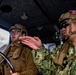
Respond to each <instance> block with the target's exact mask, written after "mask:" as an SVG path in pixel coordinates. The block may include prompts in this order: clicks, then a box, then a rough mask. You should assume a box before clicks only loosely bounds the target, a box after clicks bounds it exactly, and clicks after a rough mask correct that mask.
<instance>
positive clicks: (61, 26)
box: [60, 22, 70, 29]
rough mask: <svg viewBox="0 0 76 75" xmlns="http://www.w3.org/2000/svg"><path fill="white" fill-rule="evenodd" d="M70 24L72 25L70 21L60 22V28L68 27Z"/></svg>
mask: <svg viewBox="0 0 76 75" xmlns="http://www.w3.org/2000/svg"><path fill="white" fill-rule="evenodd" d="M69 25H70V23H68V22H63V23H61V24H60V29H62V28H66V27H67V26H69Z"/></svg>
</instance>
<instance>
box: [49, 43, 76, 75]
mask: <svg viewBox="0 0 76 75" xmlns="http://www.w3.org/2000/svg"><path fill="white" fill-rule="evenodd" d="M60 49H61V45H60V46H58V47H56V48H55V49H54V50H53V52H52V53H51V61H52V63H51V74H50V75H76V59H75V58H74V59H70V60H67V62H66V64H64V67H63V68H62V67H61V66H57V65H55V64H54V60H55V57H56V54H57V53H59V50H60ZM73 56H76V50H75V47H74V45H73V44H72V43H71V42H69V49H68V52H67V55H66V58H71V57H73Z"/></svg>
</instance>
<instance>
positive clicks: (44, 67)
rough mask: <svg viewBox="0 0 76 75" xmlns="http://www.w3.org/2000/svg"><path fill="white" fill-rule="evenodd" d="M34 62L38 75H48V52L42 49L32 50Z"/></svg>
mask: <svg viewBox="0 0 76 75" xmlns="http://www.w3.org/2000/svg"><path fill="white" fill-rule="evenodd" d="M32 53H33V57H34V62H35V64H36V66H37V68H38V69H39V71H40V74H39V75H50V66H51V65H50V63H51V61H50V52H49V51H48V50H46V49H45V48H44V47H43V48H41V49H40V50H33V51H32Z"/></svg>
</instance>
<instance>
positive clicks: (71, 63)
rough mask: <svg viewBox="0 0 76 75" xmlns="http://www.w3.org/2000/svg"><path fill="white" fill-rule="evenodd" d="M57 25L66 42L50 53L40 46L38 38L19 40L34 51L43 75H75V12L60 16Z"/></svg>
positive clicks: (36, 61)
mask: <svg viewBox="0 0 76 75" xmlns="http://www.w3.org/2000/svg"><path fill="white" fill-rule="evenodd" d="M59 24H60V29H61V30H62V34H63V36H64V38H65V39H66V41H65V42H64V44H63V45H59V46H57V47H56V48H55V49H54V50H53V51H52V52H51V53H48V51H47V50H46V49H45V48H44V47H43V46H42V43H41V40H40V39H39V38H38V37H29V36H26V37H21V38H20V39H21V40H22V41H24V42H23V43H24V44H26V45H28V46H30V47H31V48H33V49H34V50H35V51H34V52H33V53H34V54H35V56H34V57H35V63H36V65H37V67H38V68H39V70H40V71H41V72H42V73H43V75H76V11H75V10H70V11H68V12H66V13H64V14H62V15H61V17H60V19H59ZM25 39H26V40H25ZM36 50H37V51H36ZM44 58H45V59H44Z"/></svg>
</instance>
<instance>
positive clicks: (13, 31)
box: [10, 29, 21, 34]
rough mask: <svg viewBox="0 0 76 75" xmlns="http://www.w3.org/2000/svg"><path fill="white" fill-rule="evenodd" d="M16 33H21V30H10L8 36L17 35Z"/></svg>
mask: <svg viewBox="0 0 76 75" xmlns="http://www.w3.org/2000/svg"><path fill="white" fill-rule="evenodd" d="M18 32H21V30H20V29H12V30H11V31H10V34H18Z"/></svg>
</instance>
